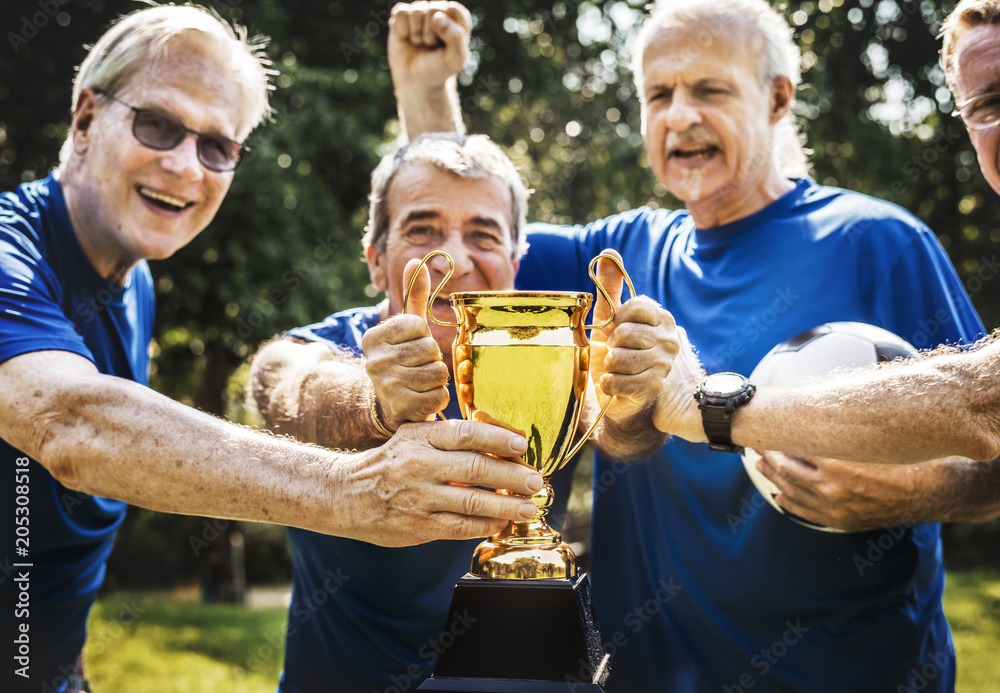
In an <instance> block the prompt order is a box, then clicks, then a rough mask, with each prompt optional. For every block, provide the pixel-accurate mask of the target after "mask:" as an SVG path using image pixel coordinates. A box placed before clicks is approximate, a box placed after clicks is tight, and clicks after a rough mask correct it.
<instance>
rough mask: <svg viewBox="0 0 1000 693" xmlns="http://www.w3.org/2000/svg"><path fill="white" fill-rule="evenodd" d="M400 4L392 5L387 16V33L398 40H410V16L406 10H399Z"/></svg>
mask: <svg viewBox="0 0 1000 693" xmlns="http://www.w3.org/2000/svg"><path fill="white" fill-rule="evenodd" d="M400 7H402V4H397V5H394V6H393V8H392V16H391V17H390V18H389V33H390V35H391V37H395V38H396V39H398V40H399V41H406V42H409V41H410V17H409V14H408V13H407V12H400V11H399V8H400Z"/></svg>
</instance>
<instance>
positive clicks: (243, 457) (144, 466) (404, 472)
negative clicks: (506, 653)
mask: <svg viewBox="0 0 1000 693" xmlns="http://www.w3.org/2000/svg"><path fill="white" fill-rule="evenodd" d="M261 49H262V42H260V41H247V40H246V38H245V35H244V34H243V32H242V30H241V29H239V28H236V29H234V28H233V27H231V26H229V25H228V24H226V23H224V22H222V21H221V20H220V19H218V17H216V16H213V15H212V14H211V13H209V12H208V11H205V10H203V9H201V8H196V7H191V6H185V7H178V6H160V7H153V8H148V9H143V10H140V11H137V12H135V13H132V14H130V15H128V16H127V17H125V18H124V19H122V20H121V21H120V22H118V23H117V24H116V25H115V26H113V27H112V28H111V29H110V30H109V31H108V32H107V33H106V34H105V35H104V36H103V37H102V38H101V39H100V40H99V41H98V42H97V44H96V45H95V47H94V48H93V49H92V50H91V52H90V55H89V56H88V58H87V59H86V60H85V61H84V62H83V64H82V65H81V66H80V70H79V73H78V76H77V79H76V84H75V87H74V93H73V111H72V125H71V128H70V133H69V136H68V137H67V139H66V142H65V145H64V147H63V150H62V155H61V163H60V165H59V167H58V169H57V170H56V171H54V172H53V173H52V174H51V175H50V176H48V177H47V178H45V179H43V180H38V181H34V182H31V183H26V184H24V185H22V186H20V187H19V188H18V189H17V191H15V192H11V193H6V194H3V195H0V392H2V393H3V395H2V397H0V463H2V464H3V465H4V466H5V467H6V468H7V472H8V473H7V475H6V481H5V482H4V485H3V488H4V491H5V500H4V501H3V503H2V504H0V508H2V511H0V514H2V515H3V517H2V518H0V527H2V528H3V529H2V531H0V640H2V641H3V643H4V646H3V648H2V649H0V652H2V653H3V655H4V656H3V658H2V659H3V661H4V671H3V674H2V675H0V691H4V692H5V693H14V692H21V691H32V692H37V691H40V690H41V691H56V692H62V691H65V690H67V689H70V690H75V689H82V688H86V686H85V684H82V683H81V682H79V681H76V680H73V679H74V669H75V665H76V663H77V660H78V658H79V656H80V652H81V648H82V645H83V642H84V639H85V636H86V620H87V614H88V612H89V610H90V607H91V605H92V604H93V602H94V599H95V597H96V594H97V591H98V589H99V588H100V586H101V582H102V580H103V577H104V570H105V567H104V565H105V560H106V559H107V557H108V554H109V553H110V551H111V546H112V542H113V540H114V535H115V531H116V529H117V527H118V526H119V525H120V523H121V521H122V519H123V518H124V513H125V507H126V506H125V502H129V503H135V504H138V505H142V506H144V507H147V508H153V509H156V510H163V511H172V512H181V513H190V514H199V515H216V516H220V517H226V518H242V519H251V520H258V521H265V522H274V523H280V524H283V525H289V526H292V527H300V528H305V529H310V530H314V531H318V532H322V533H327V534H337V535H339V536H344V537H350V538H354V539H361V540H365V541H370V542H373V543H378V544H383V545H392V546H400V545H406V544H416V543H421V542H425V541H430V540H433V539H445V538H449V539H456V538H470V537H478V536H484V535H487V534H490V533H493V532H495V531H498V530H499V529H500V528H501V527H503V526H504V525H505V524H506V521H507V520H510V519H517V518H519V517H531V516H532V515H534V512H535V506H534V504H532V503H530V502H526V501H524V500H523V499H522V498H518V497H516V496H505V495H501V494H498V493H494V492H491V491H487V490H484V489H483V488H482V487H489V488H507V489H511V490H512V491H514V492H515V493H519V494H529V493H532V492H534V491H536V490H538V489H539V488H541V486H542V480H541V478H540V477H539V476H538V475H537V474H536V473H535V472H534V471H532V470H529V469H527V468H526V467H524V466H521V465H516V464H511V463H510V462H507V461H503V460H500V459H496V458H495V457H490V456H488V455H487V454H484V453H490V454H492V455H496V456H497V457H512V456H514V455H516V454H519V453H520V452H523V451H524V450H525V449H526V448H527V442H526V441H525V440H524V438H523V437H522V436H519V435H514V434H511V433H510V432H507V431H504V430H502V429H499V428H495V427H492V426H487V425H484V424H475V423H471V422H446V423H442V424H437V425H431V424H423V425H421V424H418V425H412V426H409V427H404V428H401V429H400V431H399V432H398V433H397V434H396V435H395V436H393V438H392V440H390V441H388V442H387V443H386V444H385V445H383V446H382V447H380V448H377V449H375V450H372V451H369V452H365V453H360V454H358V455H346V454H340V453H334V452H331V451H328V450H324V449H322V448H318V447H315V446H304V445H299V444H296V443H293V442H291V441H289V440H287V439H277V438H273V437H270V436H267V435H264V434H260V433H254V432H251V431H248V430H245V429H242V428H240V427H237V426H233V425H231V424H226V423H223V422H222V421H219V420H217V419H214V418H212V417H210V416H207V415H205V414H202V413H200V412H197V411H195V410H193V409H190V408H188V407H184V406H182V405H180V404H177V403H175V402H172V401H170V400H168V399H167V398H165V397H162V396H160V395H158V394H156V393H155V392H153V391H151V390H149V389H148V388H146V387H144V386H145V385H146V383H147V378H148V368H149V358H148V347H149V342H150V335H151V332H152V320H153V308H154V296H153V287H152V279H151V277H150V272H149V268H148V266H147V264H146V260H149V259H157V258H165V257H168V256H170V255H171V254H172V253H174V252H175V251H177V250H178V249H179V248H181V247H183V246H184V245H185V244H187V243H188V242H189V241H191V240H192V239H193V238H194V237H195V236H196V235H197V234H198V233H199V232H200V231H201V230H202V229H204V228H205V226H206V225H207V224H208V223H209V222H210V221H211V220H212V218H213V217H214V215H215V213H216V211H217V210H218V208H219V205H220V204H221V203H222V200H223V198H224V196H225V194H226V192H227V190H228V189H229V185H230V183H231V182H232V179H233V169H234V168H235V167H236V165H237V164H238V163H239V160H240V155H241V153H242V151H243V147H242V145H241V144H240V142H241V141H242V140H243V139H244V138H245V137H246V136H247V134H248V133H249V132H250V130H251V129H252V128H253V127H254V126H255V125H256V124H258V123H259V122H260V121H261V120H262V119H263V118H264V117H265V115H266V113H267V111H268V105H267V80H268V77H267V71H266V70H265V68H264V65H265V64H266V60H264V59H263V54H262V51H261ZM449 482H457V483H456V484H452V483H449ZM112 499H120V500H112ZM470 508H475V509H476V510H475V511H472V510H469V509H470Z"/></svg>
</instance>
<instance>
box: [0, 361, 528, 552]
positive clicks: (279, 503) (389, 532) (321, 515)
mask: <svg viewBox="0 0 1000 693" xmlns="http://www.w3.org/2000/svg"><path fill="white" fill-rule="evenodd" d="M0 391H2V392H3V393H4V397H2V398H0V437H2V438H3V439H4V440H6V441H8V442H9V443H10V444H11V445H13V446H14V447H16V448H18V449H20V450H22V451H23V452H24V453H25V454H26V455H28V456H31V457H33V458H34V459H36V460H38V462H40V463H41V464H42V465H43V466H44V467H45V468H46V469H47V470H48V471H49V472H50V473H51V474H52V475H53V477H55V478H56V479H57V480H58V481H60V482H61V483H63V484H64V485H66V486H68V487H69V488H72V489H75V490H79V491H83V492H86V493H90V494H95V495H100V496H106V497H111V498H119V499H122V500H125V501H127V502H129V503H133V504H135V505H140V506H143V507H147V508H152V509H155V510H162V511H165V512H176V513H185V514H197V515H211V516H217V517H225V518H233V519H247V520H255V521H258V522H272V523H276V524H282V525H289V526H293V527H302V528H305V529H310V530H313V531H317V532H323V533H327V534H335V535H339V536H344V537H351V538H355V539H360V540H364V541H370V542H373V543H378V544H383V545H389V546H400V545H407V544H417V543H422V542H425V541H431V540H433V539H440V538H460V537H478V536H484V535H487V534H490V533H492V532H495V531H499V529H501V528H502V527H503V526H504V525H505V524H506V521H507V520H510V519H520V518H522V515H521V513H522V510H523V511H524V512H525V513H526V514H525V515H524V517H528V516H531V515H533V513H534V510H535V508H534V505H533V504H531V503H523V502H522V499H519V498H514V497H508V496H502V495H500V494H496V493H492V492H489V491H484V490H482V489H481V488H477V487H478V486H488V487H492V488H509V489H511V490H513V491H515V492H516V493H522V494H528V493H531V492H533V491H535V490H537V489H538V488H540V487H541V479H540V478H539V477H538V475H537V474H535V473H534V472H533V471H532V470H529V469H527V468H525V467H523V466H520V465H517V464H513V463H510V462H506V461H503V460H499V459H495V458H493V457H490V456H489V455H487V454H484V453H492V454H494V455H497V456H500V457H512V456H514V455H516V454H520V453H521V452H522V451H524V450H525V449H526V448H527V442H526V441H525V440H524V439H523V438H522V437H520V436H516V435H513V434H511V433H510V432H507V431H504V430H502V429H497V428H493V427H489V426H483V425H478V424H475V423H472V422H458V421H455V422H450V421H449V422H440V423H435V424H421V425H420V426H404V427H402V428H401V429H400V431H399V433H398V434H397V435H395V436H393V438H392V440H391V441H389V443H387V444H386V445H383V446H381V447H379V448H378V449H375V450H372V451H369V452H365V453H361V454H357V455H350V454H345V453H338V452H334V451H330V450H324V449H321V448H316V447H312V446H307V445H302V444H299V443H295V442H293V441H290V440H287V439H282V438H275V437H273V436H268V435H264V434H261V433H257V432H254V431H251V430H249V429H246V428H243V427H240V426H235V425H233V424H228V423H225V422H223V421H220V420H219V419H216V418H214V417H211V416H209V415H207V414H204V413H201V412H198V411H196V410H194V409H191V408H190V407H186V406H184V405H181V404H178V403H176V402H174V401H172V400H170V399H168V398H166V397H163V396H162V395H159V394H157V393H156V392H154V391H152V390H150V389H148V388H146V387H143V386H141V385H138V384H136V383H133V382H130V381H128V380H124V379H121V378H116V377H113V376H108V375H103V374H101V373H99V372H98V371H97V369H96V368H95V367H94V365H93V364H92V363H91V362H90V361H88V360H87V359H85V358H83V357H81V356H78V355H76V354H71V353H68V352H62V351H40V352H32V353H28V354H24V355H21V356H17V357H14V358H11V359H9V360H7V361H5V362H4V363H3V364H0ZM448 482H459V483H463V484H469V486H454V485H451V484H450V483H448ZM522 506H524V507H523V508H522Z"/></svg>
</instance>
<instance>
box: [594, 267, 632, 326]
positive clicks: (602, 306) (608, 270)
mask: <svg viewBox="0 0 1000 693" xmlns="http://www.w3.org/2000/svg"><path fill="white" fill-rule="evenodd" d="M601 254H602V255H603V254H607V255H613V256H615V257H616V258H618V260H619V261H621V257H622V256H621V255H620V254H619V253H618V251H617V250H613V249H610V248H608V249H605V250H603V251H602V252H601ZM596 270H597V271H596V275H597V280H598V281H599V282H600V284H601V286H603V287H604V290H605V291H607V292H608V296H610V297H611V305H613V306H614V307H615V308H616V309H617V308H618V307H619V306H621V297H622V284H623V283H624V281H625V275H623V274H622V273H621V270H619V269H618V267H617V266H616V265H615V263H613V262H612V261H611V260H606V259H604V258H602V259H600V260H598V261H597V268H596ZM597 294H598V297H597V305H596V306H595V307H594V320H595V321H597V322H598V323H602V322H604V321H605V320H607V319H608V317H609V316H610V315H611V310H610V308H609V307H608V303H607V301H606V300H605V298H604V294H602V293H601V292H600V291H598V292H597Z"/></svg>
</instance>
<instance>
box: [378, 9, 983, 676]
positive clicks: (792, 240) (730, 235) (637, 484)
mask: <svg viewBox="0 0 1000 693" xmlns="http://www.w3.org/2000/svg"><path fill="white" fill-rule="evenodd" d="M635 45H636V50H635V52H634V54H635V60H636V63H635V64H636V74H635V78H636V83H637V86H638V91H639V94H640V99H641V106H642V125H643V137H644V141H645V146H646V153H647V155H648V158H649V162H650V166H651V168H652V170H653V172H654V174H655V175H656V177H657V179H658V180H659V181H660V182H661V183H662V184H663V185H664V186H665V187H666V188H667V190H669V191H670V192H671V193H672V194H673V195H674V196H675V197H677V198H678V199H680V200H681V201H683V202H684V205H685V207H686V210H681V211H670V210H665V209H656V210H653V209H648V208H642V209H636V210H632V211H629V212H625V213H623V214H619V215H616V216H613V217H610V218H608V219H604V220H601V221H598V222H595V223H592V224H589V225H587V226H583V227H563V228H559V227H555V226H550V225H532V226H529V228H528V241H529V243H530V247H529V251H528V253H527V255H526V256H525V257H524V258H523V260H522V262H521V268H520V271H519V273H518V277H517V284H518V286H519V287H521V288H524V289H532V290H556V289H580V288H581V287H582V286H583V285H584V283H585V280H586V276H587V274H586V260H587V259H589V257H590V256H592V254H593V253H594V252H595V251H597V250H599V249H601V248H605V247H611V248H616V249H617V250H619V251H620V252H621V254H622V256H623V258H624V263H625V266H626V267H627V268H628V269H629V271H630V272H632V275H633V278H634V279H636V280H637V281H636V289H637V291H639V292H640V293H643V294H646V295H648V296H651V297H652V298H654V299H655V300H656V301H658V302H659V303H660V304H661V305H664V306H667V307H668V308H669V309H670V311H671V313H672V315H673V317H674V318H676V320H677V323H678V324H679V325H682V326H684V328H685V329H686V330H687V333H688V335H689V336H690V341H691V343H692V344H694V345H695V346H696V347H697V348H698V349H699V350H700V356H701V358H702V360H703V362H704V363H705V366H706V368H707V370H708V372H709V373H711V374H713V375H715V374H717V373H718V372H720V371H736V372H742V373H747V372H749V371H750V370H752V368H753V367H754V365H755V364H756V363H757V362H758V361H759V360H760V358H761V357H762V356H763V355H764V354H765V353H766V352H767V351H768V350H769V349H770V348H771V346H773V345H774V344H775V343H778V342H781V341H783V340H785V339H788V338H789V337H792V336H793V335H796V334H798V333H800V332H803V331H805V330H806V329H809V328H812V327H814V326H816V325H818V324H820V323H824V322H828V321H832V320H854V321H859V322H866V323H872V324H876V325H880V326H882V327H884V328H886V329H889V330H890V331H892V332H895V333H896V334H899V335H901V336H902V337H904V338H906V339H908V340H910V341H920V339H919V337H920V335H923V339H924V340H925V344H926V343H928V342H929V341H930V337H931V335H928V334H926V332H923V330H924V326H926V325H927V324H930V323H933V324H934V325H937V326H939V328H938V330H937V332H936V333H935V334H934V335H933V337H934V339H937V340H942V341H948V342H962V341H965V342H968V341H973V340H974V339H976V338H977V337H978V336H979V335H981V334H982V333H983V328H982V325H981V323H980V321H979V319H978V317H977V316H976V314H975V312H974V310H973V309H972V306H971V304H970V302H969V299H968V296H967V295H966V293H965V291H964V289H963V287H962V285H961V283H960V282H959V281H958V278H957V276H956V274H955V272H954V269H953V268H952V266H951V264H950V262H949V261H948V259H947V257H946V256H945V254H944V252H943V250H942V249H941V247H940V245H939V244H938V243H937V240H936V237H935V235H934V234H933V233H932V232H931V231H930V229H928V228H927V227H926V226H925V225H923V224H922V223H921V222H920V221H919V220H917V219H916V218H914V217H913V216H911V215H910V214H908V213H906V212H905V211H904V210H902V209H899V208H898V207H895V206H893V205H890V204H886V203H884V202H881V201H878V200H874V199H872V198H869V197H866V196H863V195H859V194H857V193H852V192H848V191H845V190H839V189H834V188H829V187H823V186H819V185H817V184H816V183H814V182H813V181H811V180H809V179H808V178H807V177H804V176H803V175H802V168H803V167H802V164H803V163H804V161H805V160H804V158H803V157H802V156H801V146H800V144H799V142H798V139H797V137H795V136H794V132H793V129H791V128H789V127H786V126H781V125H780V124H781V123H782V121H783V120H785V119H786V118H788V117H789V115H790V112H791V106H792V101H793V97H794V92H795V88H796V84H797V81H798V65H799V59H798V51H797V50H796V48H795V46H794V44H793V42H792V31H791V29H790V27H789V26H788V24H787V23H786V22H785V21H784V19H782V17H781V16H780V15H779V14H777V13H776V12H775V11H774V10H773V9H772V8H771V7H770V6H769V5H768V4H767V3H766V2H765V1H764V0H733V1H732V2H726V3H719V2H714V1H712V0H674V1H671V2H667V1H663V2H658V3H656V4H655V5H654V6H653V7H652V8H651V11H650V15H649V17H648V18H647V21H646V23H645V25H644V27H643V30H642V32H641V35H640V36H639V38H638V41H637V43H636V44H635ZM394 69H395V68H394ZM440 88H441V85H440V84H431V83H429V82H423V83H421V82H416V81H411V82H408V83H406V84H399V83H397V97H398V99H399V101H400V107H401V109H402V110H403V111H404V112H405V114H406V118H407V124H408V128H409V129H410V132H411V134H412V133H414V132H419V131H420V128H421V127H426V128H428V129H448V128H449V127H451V126H452V125H453V123H452V122H451V121H450V120H449V118H450V111H449V110H448V109H447V108H445V103H444V102H442V103H441V104H440V106H439V107H438V108H434V107H429V106H428V105H427V103H426V102H427V101H431V102H432V103H433V102H434V99H436V98H439V96H438V94H439V91H440ZM412 112H416V113H421V114H432V113H436V114H437V116H438V117H437V119H436V120H435V119H434V118H428V119H426V120H425V121H422V122H420V123H418V122H417V120H416V119H415V118H414V117H413V116H412V115H411V113H412ZM779 151H784V152H792V153H793V156H792V157H791V158H789V157H788V156H786V154H785V153H783V154H781V155H780V156H779V155H778V152H779ZM796 161H797V162H798V164H797V165H794V164H795V162H796ZM789 163H792V164H793V165H792V166H790V167H789ZM612 338H613V335H612ZM675 367H676V366H675ZM669 380H670V379H669V377H668V378H667V379H666V380H664V381H661V383H660V384H659V385H660V386H662V387H664V388H665V389H666V388H667V386H668V381H669ZM600 384H601V386H602V388H605V391H606V392H607V393H608V394H614V391H613V385H614V383H613V381H611V379H609V378H605V379H602V380H601V381H600ZM608 387H610V388H611V389H610V391H609V389H608ZM694 394H695V393H694V392H691V393H689V396H693V395H694ZM752 396H753V390H752V388H750V387H748V384H747V383H746V382H745V379H742V378H741V377H739V376H732V377H726V378H723V379H721V380H720V379H719V378H713V377H712V376H709V377H708V378H706V379H705V380H703V381H702V382H701V384H700V388H699V397H700V398H701V401H702V403H703V404H704V405H705V406H704V409H703V413H702V415H703V423H702V425H703V427H704V429H705V432H706V437H707V439H708V440H709V441H710V443H711V445H710V447H706V446H704V445H695V444H691V443H687V442H685V441H682V440H671V441H670V442H668V443H667V444H666V445H665V446H663V447H662V449H660V450H658V451H657V452H656V453H655V454H653V455H650V456H649V457H647V458H645V459H643V460H641V461H639V462H635V463H632V464H623V463H621V462H619V461H616V460H615V459H613V458H612V457H609V456H607V455H606V454H601V453H599V454H598V455H597V458H596V468H595V471H594V478H595V483H596V487H595V493H594V519H593V524H592V527H593V535H592V563H591V566H592V568H591V574H592V578H593V583H594V602H595V606H596V608H597V612H598V617H599V619H600V622H601V629H602V633H603V635H604V637H605V640H606V643H605V646H606V648H607V650H608V651H609V652H611V653H612V654H613V655H614V656H615V659H616V660H617V666H616V674H615V677H614V679H613V681H612V690H615V691H625V692H631V691H639V690H669V691H683V692H690V691H720V690H721V691H724V692H728V693H741V692H742V691H748V690H753V691H755V692H756V691H783V692H784V691H789V692H790V691H811V692H814V693H815V692H819V691H831V692H832V691H846V690H852V691H895V690H911V689H913V690H932V691H940V692H942V693H943V692H945V691H950V690H951V689H952V687H953V685H954V676H955V663H954V650H953V647H952V643H951V637H950V633H949V630H948V625H947V622H946V620H945V617H944V614H943V611H942V608H941V593H942V591H943V587H944V569H943V565H942V563H941V558H940V554H941V546H940V537H939V527H938V525H937V524H935V523H936V522H938V521H942V520H963V519H975V518H977V517H978V516H979V515H981V514H982V513H983V512H984V511H987V510H991V509H992V505H991V503H990V502H989V501H988V499H986V498H984V494H983V493H982V492H981V489H980V488H979V483H978V476H977V475H976V474H974V473H970V469H969V468H968V467H967V466H965V465H964V464H962V463H961V462H960V461H955V460H946V461H939V462H932V463H928V464H924V465H920V466H919V467H912V468H907V469H906V473H905V474H904V473H900V471H899V468H898V467H889V468H887V467H886V466H884V465H855V466H853V467H848V468H845V467H843V466H839V467H838V466H827V467H825V470H826V471H825V473H824V474H822V475H820V478H819V480H818V482H821V483H816V485H815V486H813V487H812V492H813V494H814V496H815V503H816V504H817V505H818V506H820V507H822V508H823V509H824V510H828V511H829V510H831V509H832V508H834V506H841V507H838V508H837V510H838V513H839V516H840V518H841V520H840V523H839V525H838V526H839V527H840V528H841V529H847V530H874V531H872V532H868V533H856V534H830V533H818V532H814V531H812V530H809V529H805V528H803V527H800V526H798V525H795V524H793V523H792V522H790V521H789V520H788V519H787V518H785V517H782V516H781V515H780V514H778V513H776V512H774V511H773V510H772V509H770V508H769V507H768V506H767V505H766V503H764V502H763V500H762V499H761V498H760V496H759V494H758V493H757V492H756V490H755V489H754V487H753V486H752V484H751V482H750V480H749V478H748V477H747V475H746V474H745V472H744V470H743V467H742V465H741V464H740V461H739V459H738V458H736V457H735V456H734V455H732V454H731V453H732V452H735V451H736V450H737V448H736V447H735V446H734V445H733V443H732V440H731V437H730V429H729V425H730V421H731V414H732V411H733V409H734V408H737V407H739V406H741V405H743V404H744V403H746V402H747V401H748V400H750V399H751V398H752ZM664 399H665V400H667V401H665V402H660V401H659V400H658V401H657V405H656V406H654V407H650V408H649V409H646V410H643V411H642V412H640V413H639V415H638V416H639V417H641V416H643V415H645V416H646V417H648V418H647V421H646V425H647V426H648V427H649V428H650V429H655V424H656V422H657V421H660V420H661V419H662V418H663V417H666V416H667V415H668V414H669V412H666V411H664V408H666V407H667V406H668V405H669V402H670V401H676V398H674V399H673V400H670V399H669V398H664ZM416 413H417V414H420V413H421V412H419V411H418V412H416ZM942 483H948V484H949V485H950V488H952V489H954V494H955V495H957V496H959V497H960V498H961V500H960V502H957V503H951V502H948V503H941V502H939V500H940V498H939V496H938V495H937V494H936V490H937V489H938V488H939V487H940V485H941V484H942ZM879 528H884V529H879Z"/></svg>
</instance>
